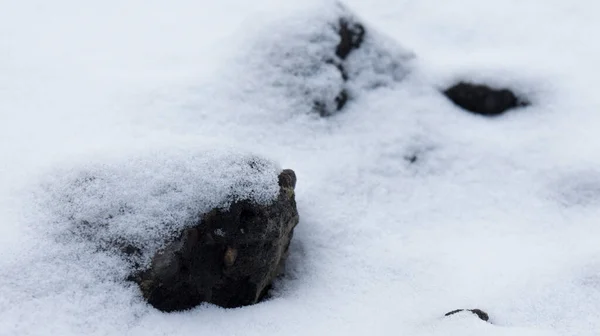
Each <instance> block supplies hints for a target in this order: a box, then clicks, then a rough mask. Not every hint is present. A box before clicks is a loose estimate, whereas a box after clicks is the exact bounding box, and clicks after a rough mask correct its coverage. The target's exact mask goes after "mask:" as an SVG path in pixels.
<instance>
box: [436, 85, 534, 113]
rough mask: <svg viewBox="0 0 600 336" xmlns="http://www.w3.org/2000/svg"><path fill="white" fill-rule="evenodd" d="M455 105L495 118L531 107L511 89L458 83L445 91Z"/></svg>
mask: <svg viewBox="0 0 600 336" xmlns="http://www.w3.org/2000/svg"><path fill="white" fill-rule="evenodd" d="M444 94H445V95H446V97H448V98H449V99H450V100H452V102H454V104H456V105H458V106H460V107H462V108H464V109H465V110H467V111H470V112H473V113H476V114H481V115H485V116H495V115H499V114H502V113H503V112H505V111H507V110H509V109H512V108H516V107H521V106H527V105H529V104H528V103H527V102H526V101H525V100H523V99H521V98H519V97H517V95H515V94H514V93H513V92H512V91H511V90H509V89H492V88H490V87H488V86H485V85H479V84H470V83H458V84H456V85H454V86H452V87H450V88H449V89H447V90H446V91H444Z"/></svg>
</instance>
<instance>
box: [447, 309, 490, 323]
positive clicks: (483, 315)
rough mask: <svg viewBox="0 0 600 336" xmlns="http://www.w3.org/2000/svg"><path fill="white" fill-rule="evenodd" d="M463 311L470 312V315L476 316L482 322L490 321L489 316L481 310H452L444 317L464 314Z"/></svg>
mask: <svg viewBox="0 0 600 336" xmlns="http://www.w3.org/2000/svg"><path fill="white" fill-rule="evenodd" d="M464 311H467V312H471V313H473V314H475V315H477V317H479V319H481V320H482V321H485V322H488V321H489V320H490V317H489V315H488V314H487V313H486V312H484V311H483V310H481V309H457V310H453V311H451V312H448V313H446V315H445V316H450V315H454V314H457V313H460V312H464Z"/></svg>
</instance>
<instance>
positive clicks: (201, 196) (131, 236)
mask: <svg viewBox="0 0 600 336" xmlns="http://www.w3.org/2000/svg"><path fill="white" fill-rule="evenodd" d="M113 161H114V162H110V161H109V162H97V163H88V164H86V165H84V166H83V167H75V168H71V169H68V170H62V171H59V172H55V173H53V175H52V176H51V178H50V181H49V182H44V183H43V192H44V194H42V195H41V196H40V198H41V202H43V203H45V204H42V205H41V207H42V208H48V209H49V211H48V212H47V213H43V214H42V216H41V217H42V218H43V219H40V221H41V222H42V223H43V225H47V224H48V222H49V223H50V225H53V226H56V227H57V228H54V229H55V230H56V231H57V232H63V231H64V232H70V233H73V234H75V235H78V236H81V237H84V238H87V239H89V240H91V241H93V242H98V243H100V244H106V246H103V247H105V248H106V247H110V246H111V245H112V247H119V246H121V247H125V246H128V245H132V246H134V247H137V248H139V249H140V250H141V252H142V256H143V257H144V258H143V259H142V260H136V261H137V262H142V264H145V263H146V262H148V258H150V257H151V256H152V255H153V254H154V253H155V252H156V251H157V250H158V249H159V248H160V247H161V244H164V243H165V242H166V241H168V240H169V239H170V238H173V235H174V234H176V233H178V232H181V230H183V229H184V228H186V227H187V226H193V225H197V223H199V221H200V216H201V215H203V214H205V213H207V212H209V211H210V210H212V209H215V208H221V209H227V208H228V207H229V205H230V204H231V203H232V202H235V201H240V200H251V201H254V202H256V203H259V204H267V203H269V202H270V201H272V200H273V199H274V198H275V197H276V195H277V193H278V191H279V186H278V183H277V175H278V172H279V171H280V169H279V168H278V166H277V165H276V164H274V163H272V162H270V161H267V160H265V159H263V158H260V157H258V156H255V155H249V154H243V153H236V152H234V151H233V150H224V151H218V150H212V151H211V150H206V151H200V150H196V151H194V150H163V151H154V152H150V153H145V154H144V155H139V154H138V155H137V156H134V157H127V158H123V159H120V160H113ZM39 229H42V230H43V229H44V228H43V227H42V228H39Z"/></svg>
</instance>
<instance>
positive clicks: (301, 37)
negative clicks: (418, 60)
mask: <svg viewBox="0 0 600 336" xmlns="http://www.w3.org/2000/svg"><path fill="white" fill-rule="evenodd" d="M307 7H308V8H303V9H302V10H299V11H298V12H297V13H293V14H289V15H287V16H286V17H285V18H284V19H279V20H270V21H267V23H266V24H265V26H266V27H264V28H261V29H260V30H258V29H257V32H256V35H255V36H254V37H251V38H249V39H248V40H247V41H244V43H241V46H240V49H241V51H239V52H238V55H237V57H239V59H237V60H236V61H237V62H236V63H237V64H239V66H233V67H232V69H229V71H232V70H234V71H235V72H236V81H240V82H241V83H242V84H243V85H242V86H241V88H240V89H241V92H242V93H243V94H244V95H246V98H248V97H251V99H253V100H257V101H262V102H263V105H265V106H267V107H270V108H277V107H278V108H282V107H285V109H286V110H288V111H290V112H285V113H293V112H296V113H310V112H315V111H314V110H313V109H314V104H315V102H320V103H323V104H326V105H325V106H322V108H324V109H325V110H326V111H335V110H336V106H335V105H336V102H335V99H336V97H337V96H338V95H339V94H340V91H341V90H342V89H343V90H345V91H346V92H347V94H348V95H349V96H350V99H353V98H356V97H358V96H360V95H361V94H362V93H363V91H365V90H366V91H368V90H373V89H376V88H379V87H389V86H393V85H394V84H396V83H397V82H399V81H401V80H402V79H403V78H405V77H406V76H407V75H408V73H409V71H410V67H411V60H412V59H413V58H414V54H413V53H412V52H410V51H409V50H407V49H406V48H404V47H403V46H402V45H400V44H399V43H398V42H395V41H393V40H392V39H391V38H389V37H388V36H385V34H382V33H381V32H379V31H377V29H376V28H375V27H372V26H370V25H368V24H366V23H365V22H363V20H362V19H361V18H360V17H357V16H356V15H355V14H354V13H353V12H352V11H350V10H349V9H348V8H346V7H345V6H343V5H341V4H339V3H337V4H330V5H329V6H323V5H322V4H321V5H320V6H318V7H317V6H313V7H316V8H313V7H311V6H307ZM272 21H275V22H272ZM341 21H344V22H347V23H349V24H350V25H352V24H354V23H359V24H361V25H363V26H364V29H365V30H366V33H365V35H364V40H363V41H362V43H361V45H360V47H359V48H357V49H354V50H352V51H351V52H350V53H349V55H347V58H346V59H344V60H341V59H339V58H338V57H337V56H336V47H337V46H338V44H339V43H340V35H339V32H338V30H339V27H340V22H341ZM340 62H341V63H342V64H343V68H344V69H343V74H342V71H341V70H340V69H339V68H338V65H339V63H340ZM240 66H241V67H240ZM344 76H345V77H346V78H344ZM274 97H277V100H276V103H275V104H274V105H272V106H269V105H266V104H268V103H269V102H272V101H273V99H274ZM282 102H283V103H285V105H281V104H282ZM277 104H278V105H277ZM281 113H284V112H283V111H282V112H281Z"/></svg>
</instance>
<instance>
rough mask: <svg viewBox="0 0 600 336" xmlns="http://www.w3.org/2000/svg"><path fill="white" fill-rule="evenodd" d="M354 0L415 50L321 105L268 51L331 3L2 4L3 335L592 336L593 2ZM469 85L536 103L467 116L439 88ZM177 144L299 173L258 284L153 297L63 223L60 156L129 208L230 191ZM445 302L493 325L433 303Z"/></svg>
mask: <svg viewBox="0 0 600 336" xmlns="http://www.w3.org/2000/svg"><path fill="white" fill-rule="evenodd" d="M345 4H346V5H347V6H348V7H349V8H350V9H351V10H352V11H353V12H354V13H356V14H357V16H358V17H359V18H361V19H362V20H363V21H365V22H366V23H367V25H368V27H369V28H370V29H372V30H374V31H376V32H377V33H378V34H380V35H381V36H382V39H381V41H383V40H386V41H397V43H398V50H400V51H401V50H411V51H412V52H414V55H415V57H414V58H411V59H410V60H408V58H407V59H406V60H405V63H403V66H404V67H405V69H406V70H407V74H406V76H405V77H403V79H402V80H400V81H398V82H395V83H392V84H389V85H386V86H384V87H379V88H377V89H373V90H366V89H365V90H364V91H361V92H360V96H357V98H356V99H354V100H352V101H351V102H350V103H349V104H348V105H347V106H346V108H345V110H344V111H343V113H340V114H338V115H336V116H333V117H330V118H319V117H317V116H315V115H310V114H307V113H305V111H300V110H297V109H296V105H294V104H295V102H292V103H290V102H289V100H288V97H287V96H286V95H285V94H280V92H277V90H273V89H272V88H271V87H264V85H265V83H266V82H268V80H266V79H265V78H264V77H261V76H267V75H272V76H277V74H278V73H277V72H276V73H274V74H269V72H268V71H272V68H269V67H265V64H261V59H262V58H261V57H263V56H261V55H277V52H278V50H271V51H270V50H268V48H270V47H269V45H271V44H270V43H265V41H278V39H279V38H281V37H282V36H283V37H285V36H287V35H285V34H288V32H290V31H293V29H291V28H293V27H298V26H301V23H302V22H306V23H307V24H308V25H312V23H314V22H316V21H315V20H319V18H322V17H327V15H329V14H328V13H332V12H334V11H335V10H336V9H334V8H337V7H336V5H335V4H334V3H332V2H329V1H316V0H310V1H306V0H303V1H300V0H291V1H274V0H256V1H251V2H247V1H241V0H224V1H218V2H217V1H214V2H208V1H200V2H199V1H191V0H174V1H169V2H166V1H153V0H151V1H140V0H132V1H116V0H105V1H95V2H90V1H88V2H81V1H72V0H56V1H52V2H47V1H41V0H22V1H11V0H0V117H1V119H0V121H1V122H0V186H2V188H0V274H1V278H0V335H65V336H69V335H144V336H150V335H365V334H369V335H414V336H433V335H457V336H458V335H467V336H468V335H492V336H496V335H503V336H504V335H511V336H525V335H528V336H529V335H578V336H588V335H598V333H599V332H600V244H599V243H598V239H599V238H598V237H600V226H599V225H598V223H597V222H598V218H600V182H599V181H600V169H599V168H598V167H600V156H598V153H599V152H600V151H599V150H600V137H599V136H598V132H597V125H598V124H599V123H600V115H599V114H598V110H599V108H600V96H599V95H597V94H596V93H595V86H596V83H597V73H598V65H597V60H598V59H600V44H598V43H597V42H595V40H594V36H595V34H597V32H599V31H600V3H598V2H595V1H590V0H585V1H584V0H574V1H568V2H566V1H558V0H548V1H543V2H541V1H534V0H519V1H517V0H504V1H491V0H490V1H476V0H447V1H443V2H442V1H434V0H419V1H414V0H396V1H390V0H373V1H365V0H347V1H346V2H345ZM299 34H300V35H302V34H301V33H299ZM383 36H385V38H383ZM386 43H388V42H386ZM257 46H260V49H258V47H257ZM280 47H281V45H279V44H277V43H274V44H273V45H272V48H280ZM253 48H254V49H253ZM263 49H264V50H263ZM386 50H387V49H386ZM401 53H404V52H403V51H402V52H401ZM265 69H266V70H265ZM265 71H266V72H265ZM282 78H283V77H282ZM458 80H473V81H482V82H486V83H488V84H491V85H497V86H510V87H512V88H514V89H515V90H517V91H518V92H520V93H521V94H523V95H526V96H527V97H528V98H529V99H530V101H531V102H532V105H531V106H529V107H527V108H524V109H519V110H515V111H512V112H510V113H507V114H505V115H503V116H500V117H496V118H485V117H480V116H476V115H473V114H470V113H467V112H465V111H463V110H461V109H459V108H457V107H456V106H454V105H453V104H451V103H450V102H449V101H448V100H447V99H445V98H444V97H443V96H442V95H441V94H440V90H441V89H443V88H445V87H447V86H448V85H450V84H452V83H454V82H456V81H458ZM317 84H319V83H317ZM320 84H324V83H320ZM196 148H203V149H202V150H199V152H198V151H197V150H196ZM206 148H208V149H209V150H206ZM222 148H225V149H222ZM228 148H237V149H235V150H230V149H228ZM212 150H214V152H213V151H212ZM157 151H158V152H160V153H159V154H160V155H159V154H156V153H157ZM182 153H214V155H215V156H216V157H214V156H211V158H212V159H211V160H209V161H210V162H213V163H212V164H215V165H216V166H217V167H220V168H221V169H223V172H225V173H226V174H225V176H226V175H227V172H231V170H229V168H228V167H233V168H232V169H235V165H233V166H231V165H229V163H232V160H233V162H239V161H236V160H238V159H239V158H244V157H247V156H245V155H254V154H239V153H257V155H258V156H259V157H266V158H268V159H269V160H268V161H265V162H271V159H272V160H273V161H275V162H278V163H279V165H280V166H281V167H284V168H292V169H294V170H295V172H296V174H297V176H298V184H297V188H296V200H297V202H298V208H299V212H300V216H301V220H300V224H299V225H298V227H297V229H296V231H295V235H294V241H293V245H292V251H291V256H290V260H289V265H288V266H289V267H288V273H287V277H286V279H284V280H283V281H280V282H279V283H277V285H276V290H275V292H274V296H273V298H271V299H270V300H268V301H265V302H262V303H260V304H257V305H254V306H250V307H243V308H239V309H222V308H219V307H215V306H212V305H202V306H200V307H197V308H195V309H192V310H189V311H185V312H180V313H170V314H166V313H161V312H159V311H157V310H155V309H153V308H152V307H150V306H148V305H147V304H145V303H144V302H143V300H142V299H141V296H140V293H139V291H138V289H137V288H136V286H134V285H131V284H129V283H127V282H124V281H122V279H123V278H124V277H125V276H126V274H125V272H126V267H125V266H124V261H123V260H121V259H119V258H118V257H117V256H115V255H112V254H110V253H107V252H106V253H100V252H97V251H96V250H95V249H93V248H91V247H90V246H89V245H88V244H86V243H85V242H82V241H78V240H74V239H73V240H68V239H66V240H65V239H58V238H57V236H56V233H57V232H59V231H60V225H57V222H56V221H53V218H54V217H53V215H51V214H57V213H56V210H57V209H59V210H64V211H70V210H69V209H68V208H61V205H62V206H64V205H66V204H68V202H67V203H62V201H61V200H60V197H59V196H60V195H62V192H63V191H64V190H63V189H61V188H63V187H64V188H68V187H69V184H68V181H72V179H71V177H72V176H74V175H71V174H78V173H81V172H84V171H89V170H90V169H91V170H94V169H96V171H97V172H100V173H101V174H105V175H106V177H107V178H108V180H110V181H112V182H111V183H109V184H107V185H108V186H109V189H108V190H106V191H105V192H106V193H107V195H108V194H110V195H114V201H119V200H125V201H128V202H141V203H139V204H142V205H148V203H145V201H144V197H146V198H145V200H148V198H151V197H150V196H149V195H151V193H152V191H153V190H154V189H153V188H154V187H153V186H157V185H158V184H153V183H150V184H147V185H140V184H141V182H139V183H138V181H142V180H144V181H154V182H157V181H160V180H161V179H162V180H163V181H166V182H169V181H171V182H175V183H180V184H181V185H182V186H185V187H186V189H185V190H186V191H187V192H189V193H191V194H194V193H198V192H200V193H201V192H202V191H201V190H198V189H196V188H195V186H199V185H200V184H202V185H204V183H208V184H209V185H208V187H207V188H209V189H210V188H212V187H211V186H213V187H215V189H211V190H219V191H217V193H218V192H223V190H224V189H221V188H218V187H217V185H218V184H219V181H218V180H215V179H214V178H215V177H216V176H218V175H215V174H212V173H211V174H209V176H205V177H202V176H199V178H200V179H199V180H197V181H196V180H193V176H194V174H188V173H189V172H190V171H191V172H194V171H206V170H205V169H204V168H206V167H205V166H204V165H208V163H207V162H209V161H205V160H204V159H198V160H196V159H195V158H197V157H206V156H202V155H200V156H195V155H187V154H182ZM219 153H220V154H219ZM227 153H234V154H232V156H229V154H227ZM235 153H237V154H235ZM211 155H212V154H211ZM413 155H416V156H417V158H418V159H417V161H416V162H414V163H412V164H411V163H410V162H409V160H407V158H409V157H411V156H413ZM169 157H172V158H176V160H174V161H173V160H171V161H169V159H164V160H166V161H160V160H163V159H158V161H155V160H154V158H169ZM228 158H229V159H228ZM235 158H238V159H235ZM213 159H214V160H213ZM194 167H196V168H194ZM267 167H269V168H268V169H266V170H265V171H266V172H267V173H266V174H265V175H264V176H263V175H261V176H262V177H263V178H264V180H261V181H262V182H261V181H256V182H257V183H258V184H259V185H266V184H264V183H263V182H267V180H269V179H273V178H274V177H273V176H274V174H272V173H268V172H274V171H275V170H277V169H279V168H278V166H277V165H275V164H272V163H268V164H267ZM188 169H189V170H190V171H187V170H188ZM196 169H197V170H196ZM182 170H186V171H187V172H188V173H186V172H182ZM154 173H156V174H154ZM190 179H191V180H190ZM192 180H193V181H192ZM226 180H227V181H229V182H224V183H225V184H227V183H234V184H235V182H234V181H230V180H229V179H226ZM187 181H191V182H190V183H191V184H189V185H188V182H187ZM211 181H212V182H211ZM121 183H124V185H125V186H132V188H123V189H120V188H119V187H118V185H120V184H121ZM210 183H214V184H210ZM221 185H222V184H221ZM44 190H46V191H49V192H45V191H44ZM130 190H134V191H136V192H139V194H136V195H128V194H127V193H128V192H130ZM67 191H68V190H67ZM266 194H268V192H267V193H266ZM266 194H265V195H266ZM40 195H41V196H40ZM53 196H56V197H53ZM135 196H141V198H138V197H135ZM173 196H175V195H173ZM48 197H50V200H52V201H51V202H49V203H48V202H45V201H44V202H42V201H41V200H48ZM78 199H79V200H80V201H82V202H84V204H89V202H91V201H93V200H94V198H85V197H83V198H78ZM159 199H160V198H159ZM207 199H210V200H213V201H215V203H211V204H210V205H212V204H216V203H219V202H220V201H222V199H219V197H215V198H207ZM165 200H168V202H173V203H162V202H161V205H160V206H161V207H162V206H166V205H165V204H177V202H178V200H177V199H176V198H171V197H170V196H168V194H167V195H165ZM181 200H182V202H187V199H186V198H184V199H181ZM86 202H88V203H86ZM52 204H54V205H52ZM102 204H108V203H102ZM55 205H56V206H57V207H55ZM206 206H209V204H208V203H206ZM98 209H100V208H98V207H92V208H89V209H85V210H84V211H91V213H90V216H95V215H96V214H95V213H94V211H96V210H98ZM157 209H159V208H157ZM43 213H48V214H49V215H48V216H47V217H44V216H40V214H43ZM76 213H78V214H82V212H79V210H78V211H76ZM161 213H163V212H161ZM58 214H60V212H59V213H58ZM146 214H147V215H149V216H150V217H152V216H151V215H153V213H152V212H148V213H146ZM98 215H101V214H99V213H98ZM123 223H125V222H123ZM147 233H148V232H146V233H145V234H147ZM132 234H133V235H134V236H135V235H136V234H137V233H135V232H133V233H132ZM145 234H141V236H140V237H149V236H146V235H145ZM458 308H480V309H483V310H485V311H486V312H488V313H489V315H490V317H491V322H492V323H491V324H489V323H484V322H483V321H480V320H479V319H477V318H476V317H475V316H474V315H472V314H466V313H462V314H455V315H453V316H451V317H446V318H444V317H443V315H444V314H445V313H446V312H448V311H451V310H454V309H458Z"/></svg>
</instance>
